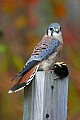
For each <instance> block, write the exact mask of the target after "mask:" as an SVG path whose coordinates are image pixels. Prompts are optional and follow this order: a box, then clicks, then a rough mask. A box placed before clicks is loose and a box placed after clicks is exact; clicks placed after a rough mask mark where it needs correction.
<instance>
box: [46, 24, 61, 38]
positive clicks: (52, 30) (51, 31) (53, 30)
mask: <svg viewBox="0 0 80 120" xmlns="http://www.w3.org/2000/svg"><path fill="white" fill-rule="evenodd" d="M47 35H48V36H53V37H59V36H61V35H62V34H61V26H60V25H59V24H58V23H51V24H50V25H49V27H48V29H47Z"/></svg>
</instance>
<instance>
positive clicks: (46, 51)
mask: <svg viewBox="0 0 80 120" xmlns="http://www.w3.org/2000/svg"><path fill="white" fill-rule="evenodd" d="M59 45H60V41H59V40H58V39H55V38H54V39H52V38H51V37H49V36H47V35H45V36H43V38H42V40H41V41H40V42H39V43H38V44H37V46H36V47H35V48H34V50H33V53H32V55H31V57H30V58H29V60H28V61H27V62H26V64H25V66H24V67H23V69H22V70H21V71H20V72H19V73H18V74H17V75H16V77H15V78H13V80H14V79H18V78H19V77H20V76H23V75H24V74H25V73H26V72H27V71H28V70H30V69H31V68H32V67H34V66H35V65H36V64H38V63H39V62H41V61H42V60H44V59H46V58H48V56H49V55H51V54H52V53H54V52H55V51H56V49H57V47H58V46H59Z"/></svg>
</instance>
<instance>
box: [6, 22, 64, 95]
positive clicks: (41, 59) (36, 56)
mask: <svg viewBox="0 0 80 120" xmlns="http://www.w3.org/2000/svg"><path fill="white" fill-rule="evenodd" d="M62 46H63V39H62V33H61V26H60V25H59V24H58V23H52V24H50V25H49V27H48V29H47V32H46V34H45V35H44V36H43V37H42V39H41V41H40V42H39V43H38V44H37V45H36V47H35V48H34V50H33V52H32V54H31V57H30V58H29V60H28V61H27V62H26V64H25V66H24V67H23V68H22V70H21V71H20V72H19V73H18V74H17V75H16V76H15V77H14V78H13V79H12V80H18V81H17V83H16V84H15V85H14V86H13V87H12V88H11V89H10V90H9V92H8V93H13V92H16V91H19V90H21V89H23V88H24V87H26V86H27V85H29V84H30V82H31V81H32V80H33V78H34V76H35V74H36V72H37V71H38V70H49V68H50V66H51V65H52V64H53V63H54V62H55V61H56V60H57V58H58V56H59V54H60V52H61V50H62Z"/></svg>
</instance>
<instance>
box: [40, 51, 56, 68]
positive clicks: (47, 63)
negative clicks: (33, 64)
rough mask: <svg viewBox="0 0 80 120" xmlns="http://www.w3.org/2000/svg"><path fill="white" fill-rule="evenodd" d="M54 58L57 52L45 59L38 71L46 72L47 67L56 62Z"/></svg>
mask: <svg viewBox="0 0 80 120" xmlns="http://www.w3.org/2000/svg"><path fill="white" fill-rule="evenodd" d="M56 58H57V52H55V53H54V54H52V55H50V56H49V57H48V58H47V59H45V60H43V61H42V62H41V64H40V67H39V69H42V70H48V69H49V67H50V66H51V65H52V64H53V63H54V62H55V61H56Z"/></svg>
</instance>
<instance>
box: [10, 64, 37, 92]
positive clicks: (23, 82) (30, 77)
mask: <svg viewBox="0 0 80 120" xmlns="http://www.w3.org/2000/svg"><path fill="white" fill-rule="evenodd" d="M38 67H39V66H38V65H36V66H35V67H33V68H32V69H31V70H29V71H28V72H26V74H25V75H24V76H23V77H22V78H21V79H20V80H19V81H18V82H17V83H16V84H15V85H14V86H13V87H12V88H11V89H10V90H9V92H8V93H13V92H17V91H20V90H22V89H23V88H24V87H26V86H27V85H29V84H30V83H31V81H32V80H33V78H34V76H35V74H36V72H37V70H38Z"/></svg>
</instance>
